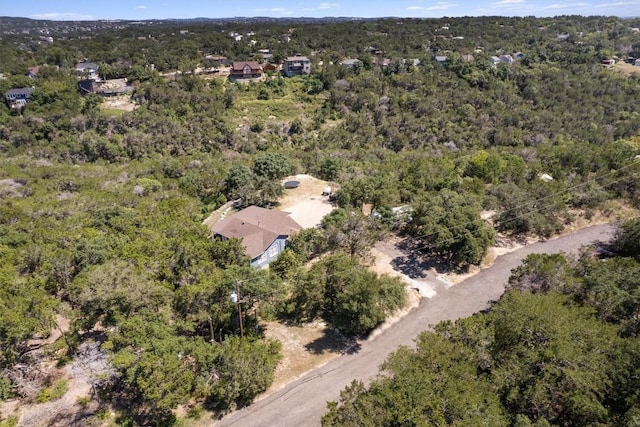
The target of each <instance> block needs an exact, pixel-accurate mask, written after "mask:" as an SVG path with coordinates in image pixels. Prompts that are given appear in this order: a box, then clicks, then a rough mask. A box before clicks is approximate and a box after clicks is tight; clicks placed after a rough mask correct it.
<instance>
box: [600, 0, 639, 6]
mask: <svg viewBox="0 0 640 427" xmlns="http://www.w3.org/2000/svg"><path fill="white" fill-rule="evenodd" d="M638 5H640V2H637V1H620V2H616V3H600V4H596V5H593V7H616V6H638Z"/></svg>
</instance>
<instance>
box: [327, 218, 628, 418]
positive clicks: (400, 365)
mask: <svg viewBox="0 0 640 427" xmlns="http://www.w3.org/2000/svg"><path fill="white" fill-rule="evenodd" d="M638 232H640V221H638V220H637V219H635V220H631V221H628V222H625V223H624V224H622V225H621V227H620V232H619V234H618V236H617V237H616V238H615V239H614V240H613V242H611V243H610V244H609V245H608V247H609V249H611V251H607V252H606V253H607V254H609V255H607V256H608V257H607V258H603V259H599V258H598V257H594V256H593V253H592V252H591V249H587V250H586V251H585V252H583V253H582V255H581V256H580V257H577V258H572V257H567V256H565V255H562V254H533V255H529V256H528V257H527V258H526V259H525V260H524V262H523V263H522V265H521V266H520V267H518V268H516V269H515V270H514V271H513V274H512V276H511V278H510V279H509V285H508V291H507V293H506V294H504V295H503V296H502V298H501V299H500V301H498V302H496V303H495V304H494V305H493V307H492V308H491V310H490V311H489V312H488V313H482V314H476V315H474V316H472V317H469V318H466V319H461V320H459V321H457V322H455V323H452V322H442V323H440V324H438V325H436V326H435V328H434V331H433V332H424V333H422V334H421V335H420V336H419V337H418V338H417V340H416V348H415V349H409V348H400V349H398V350H397V351H396V352H394V353H393V354H392V355H391V356H390V357H389V358H388V359H387V361H386V362H385V363H384V364H383V365H382V366H381V369H380V371H381V372H380V376H379V377H378V378H377V379H376V380H374V381H373V382H372V383H371V384H370V385H369V386H368V387H365V386H364V385H363V384H362V383H361V382H358V381H354V382H353V383H352V384H351V385H350V386H349V387H347V388H346V389H344V390H343V391H342V392H341V396H340V400H339V401H338V402H331V403H329V405H328V408H329V412H328V413H327V414H326V415H325V416H324V417H323V420H322V421H323V423H322V424H323V425H324V426H360V425H371V426H387V425H394V424H396V423H398V422H400V423H402V424H408V425H432V424H446V425H458V424H464V425H491V426H550V425H564V426H584V425H589V424H591V423H594V422H596V423H598V424H599V425H613V426H632V425H635V424H636V423H637V420H638V416H640V406H639V403H638V402H640V395H639V394H638V393H639V392H638V390H640V383H639V378H640V376H639V375H638V374H639V373H640V365H638V358H639V357H640V345H639V344H640V340H639V339H638V338H639V336H640V323H639V322H638V314H639V312H640V279H639V277H640V276H639V275H638V273H640V262H639V260H640V250H639V249H640V248H639V246H638V242H639V240H638ZM613 251H615V252H613ZM614 253H615V255H614Z"/></svg>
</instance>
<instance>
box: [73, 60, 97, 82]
mask: <svg viewBox="0 0 640 427" xmlns="http://www.w3.org/2000/svg"><path fill="white" fill-rule="evenodd" d="M98 68H99V67H98V64H96V63H95V62H86V61H83V62H78V63H77V64H76V74H77V75H78V76H86V77H87V78H89V79H95V78H97V77H98Z"/></svg>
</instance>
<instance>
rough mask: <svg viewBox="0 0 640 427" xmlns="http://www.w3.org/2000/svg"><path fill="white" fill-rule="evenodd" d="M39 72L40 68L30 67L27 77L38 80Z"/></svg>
mask: <svg viewBox="0 0 640 427" xmlns="http://www.w3.org/2000/svg"><path fill="white" fill-rule="evenodd" d="M39 72H40V67H29V68H27V77H29V78H30V79H37V78H38V73H39Z"/></svg>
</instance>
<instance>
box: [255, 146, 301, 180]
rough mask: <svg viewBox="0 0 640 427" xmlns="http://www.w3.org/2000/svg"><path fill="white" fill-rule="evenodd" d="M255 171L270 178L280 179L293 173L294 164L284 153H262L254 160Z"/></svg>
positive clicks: (258, 174)
mask: <svg viewBox="0 0 640 427" xmlns="http://www.w3.org/2000/svg"><path fill="white" fill-rule="evenodd" d="M253 172H254V173H255V174H256V175H257V176H260V177H264V178H267V179H269V180H273V179H280V178H283V177H285V176H287V175H291V173H293V165H292V164H291V162H290V161H289V159H288V158H287V156H285V155H284V154H282V153H276V152H268V153H262V154H258V155H256V157H255V158H254V160H253Z"/></svg>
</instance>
